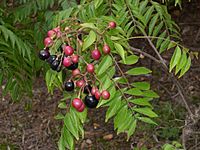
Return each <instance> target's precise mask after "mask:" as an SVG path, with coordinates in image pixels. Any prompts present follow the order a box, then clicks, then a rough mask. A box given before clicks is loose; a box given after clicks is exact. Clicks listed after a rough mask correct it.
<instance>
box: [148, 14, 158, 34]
mask: <svg viewBox="0 0 200 150" xmlns="http://www.w3.org/2000/svg"><path fill="white" fill-rule="evenodd" d="M158 16H159V15H158V14H155V15H154V17H153V18H152V19H151V21H150V23H149V35H151V34H152V31H153V28H154V26H155V24H156V22H157V20H158Z"/></svg>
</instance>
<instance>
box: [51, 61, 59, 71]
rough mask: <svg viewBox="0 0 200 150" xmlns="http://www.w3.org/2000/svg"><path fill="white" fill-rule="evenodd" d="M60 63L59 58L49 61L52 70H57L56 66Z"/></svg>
mask: <svg viewBox="0 0 200 150" xmlns="http://www.w3.org/2000/svg"><path fill="white" fill-rule="evenodd" d="M59 64H60V61H59V60H54V61H53V62H52V63H51V65H50V66H51V69H52V70H57V69H58V66H59Z"/></svg>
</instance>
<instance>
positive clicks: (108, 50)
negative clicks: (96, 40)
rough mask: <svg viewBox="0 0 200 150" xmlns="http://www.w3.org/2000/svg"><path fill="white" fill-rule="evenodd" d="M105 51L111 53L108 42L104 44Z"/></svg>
mask: <svg viewBox="0 0 200 150" xmlns="http://www.w3.org/2000/svg"><path fill="white" fill-rule="evenodd" d="M103 52H104V53H105V54H109V53H110V46H108V45H107V44H105V45H104V46H103Z"/></svg>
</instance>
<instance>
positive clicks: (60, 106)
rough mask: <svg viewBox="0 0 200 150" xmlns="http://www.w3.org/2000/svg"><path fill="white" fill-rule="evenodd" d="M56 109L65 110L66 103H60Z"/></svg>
mask: <svg viewBox="0 0 200 150" xmlns="http://www.w3.org/2000/svg"><path fill="white" fill-rule="evenodd" d="M58 108H61V109H66V108H67V105H66V102H61V103H60V104H59V105H58Z"/></svg>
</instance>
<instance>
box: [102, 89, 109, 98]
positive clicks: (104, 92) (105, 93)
mask: <svg viewBox="0 0 200 150" xmlns="http://www.w3.org/2000/svg"><path fill="white" fill-rule="evenodd" d="M101 96H102V98H103V99H104V100H107V99H109V98H110V93H109V92H108V91H106V90H104V91H102V93H101Z"/></svg>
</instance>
